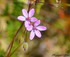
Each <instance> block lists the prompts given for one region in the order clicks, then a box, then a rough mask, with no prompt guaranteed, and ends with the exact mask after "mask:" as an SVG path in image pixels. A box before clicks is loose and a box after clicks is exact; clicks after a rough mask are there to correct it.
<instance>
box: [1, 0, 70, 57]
mask: <svg viewBox="0 0 70 57" xmlns="http://www.w3.org/2000/svg"><path fill="white" fill-rule="evenodd" d="M32 1H33V0H32ZM39 2H42V3H37V4H36V5H33V7H34V8H35V10H36V12H35V15H34V16H35V17H37V18H38V19H40V20H41V23H42V24H41V25H45V26H46V27H47V30H46V31H45V32H42V35H43V36H42V38H41V39H38V38H37V37H35V38H34V39H33V40H32V41H30V40H29V33H30V32H28V33H27V34H24V33H26V31H25V28H24V25H23V28H22V29H21V31H20V32H19V34H18V36H17V39H16V41H15V42H14V45H13V48H12V52H13V51H14V50H15V49H16V48H17V47H18V46H20V44H21V43H22V45H21V47H20V48H18V49H17V51H16V52H14V54H13V55H12V56H11V57H52V55H53V54H70V10H69V9H70V3H69V0H61V3H60V4H59V5H57V3H56V0H52V1H51V0H40V1H39ZM27 6H28V0H10V1H8V0H1V1H0V7H1V8H0V57H3V56H4V54H6V50H7V47H8V45H9V43H10V42H11V41H12V39H13V36H14V35H15V33H16V32H17V30H18V29H19V27H20V26H21V23H22V22H20V21H18V20H17V17H18V16H19V15H22V9H23V8H25V9H27ZM56 6H58V7H56ZM25 35H26V37H24V36H25ZM23 42H24V43H23Z"/></svg>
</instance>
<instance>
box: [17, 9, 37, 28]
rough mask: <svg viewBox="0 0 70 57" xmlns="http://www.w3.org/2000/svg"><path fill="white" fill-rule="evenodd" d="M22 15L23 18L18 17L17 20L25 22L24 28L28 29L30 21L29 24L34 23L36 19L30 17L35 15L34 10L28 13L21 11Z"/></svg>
mask: <svg viewBox="0 0 70 57" xmlns="http://www.w3.org/2000/svg"><path fill="white" fill-rule="evenodd" d="M22 13H23V15H24V16H18V20H20V21H25V23H24V24H25V27H28V26H27V24H28V23H29V22H30V21H31V22H35V21H36V20H37V19H36V18H35V17H32V16H33V15H34V13H35V10H34V9H31V10H30V11H29V13H28V12H27V10H25V9H22Z"/></svg>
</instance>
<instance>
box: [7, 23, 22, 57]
mask: <svg viewBox="0 0 70 57" xmlns="http://www.w3.org/2000/svg"><path fill="white" fill-rule="evenodd" d="M22 27H23V23H22V24H21V26H20V28H19V29H18V31H17V32H16V34H15V35H14V37H13V40H12V42H11V43H10V45H9V48H10V49H9V52H8V54H7V56H6V57H10V53H11V50H12V47H13V43H14V41H15V40H16V37H17V35H18V33H19V31H20V30H21V28H22Z"/></svg>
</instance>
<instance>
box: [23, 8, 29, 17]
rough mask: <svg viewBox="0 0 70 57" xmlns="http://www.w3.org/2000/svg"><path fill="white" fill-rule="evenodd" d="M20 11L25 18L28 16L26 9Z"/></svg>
mask: <svg viewBox="0 0 70 57" xmlns="http://www.w3.org/2000/svg"><path fill="white" fill-rule="evenodd" d="M22 13H23V15H24V16H25V17H26V18H27V17H28V13H27V10H25V9H22Z"/></svg>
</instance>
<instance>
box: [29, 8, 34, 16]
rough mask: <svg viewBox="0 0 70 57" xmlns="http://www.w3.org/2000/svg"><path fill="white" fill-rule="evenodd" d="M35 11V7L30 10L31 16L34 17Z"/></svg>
mask: <svg viewBox="0 0 70 57" xmlns="http://www.w3.org/2000/svg"><path fill="white" fill-rule="evenodd" d="M34 13H35V10H34V9H31V10H30V11H29V17H32V16H33V15H34Z"/></svg>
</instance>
